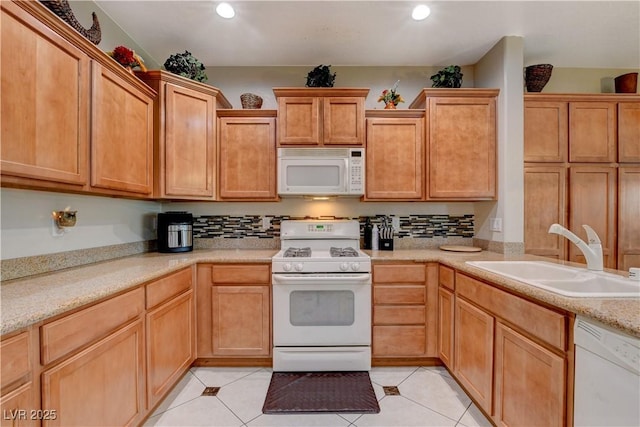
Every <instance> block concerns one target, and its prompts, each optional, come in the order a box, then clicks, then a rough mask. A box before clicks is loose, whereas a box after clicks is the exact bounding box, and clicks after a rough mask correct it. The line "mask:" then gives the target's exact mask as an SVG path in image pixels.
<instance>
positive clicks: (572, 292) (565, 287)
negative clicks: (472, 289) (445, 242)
mask: <svg viewBox="0 0 640 427" xmlns="http://www.w3.org/2000/svg"><path fill="white" fill-rule="evenodd" d="M467 264H469V265H472V266H474V267H478V268H481V269H483V270H487V271H490V272H492V273H496V274H500V275H502V276H505V277H508V278H510V279H515V280H518V281H520V282H524V283H527V284H529V285H532V286H536V287H538V288H541V289H545V290H547V291H550V292H555V293H557V294H560V295H565V296H569V297H616V298H621V297H622V298H633V297H636V298H640V282H638V281H635V280H631V279H628V278H626V277H623V276H618V275H615V274H611V273H605V272H600V271H598V272H596V271H589V270H587V269H586V268H579V267H570V266H566V265H558V264H553V263H551V262H544V261H467Z"/></svg>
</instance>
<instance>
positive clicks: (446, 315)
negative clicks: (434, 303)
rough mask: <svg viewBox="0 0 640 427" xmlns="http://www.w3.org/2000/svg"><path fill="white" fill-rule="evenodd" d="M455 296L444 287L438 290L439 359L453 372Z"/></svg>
mask: <svg viewBox="0 0 640 427" xmlns="http://www.w3.org/2000/svg"><path fill="white" fill-rule="evenodd" d="M454 313H455V306H454V296H453V293H452V292H451V291H448V290H447V289H446V288H443V287H442V286H441V287H440V289H438V357H440V360H442V363H444V364H445V365H446V366H447V368H449V369H451V370H453V357H454V348H453V343H454V341H453V337H454V335H453V325H454V321H455V319H454Z"/></svg>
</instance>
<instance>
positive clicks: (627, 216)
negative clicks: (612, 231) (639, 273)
mask: <svg viewBox="0 0 640 427" xmlns="http://www.w3.org/2000/svg"><path fill="white" fill-rule="evenodd" d="M639 212H640V167H621V168H620V169H618V266H617V268H618V270H622V271H629V268H630V267H639V266H640V221H638V213H639Z"/></svg>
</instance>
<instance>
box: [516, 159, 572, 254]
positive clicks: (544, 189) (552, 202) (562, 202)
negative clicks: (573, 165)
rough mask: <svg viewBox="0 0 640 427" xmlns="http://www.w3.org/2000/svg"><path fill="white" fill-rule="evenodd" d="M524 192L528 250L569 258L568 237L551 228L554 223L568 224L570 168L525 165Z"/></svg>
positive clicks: (525, 237)
mask: <svg viewBox="0 0 640 427" xmlns="http://www.w3.org/2000/svg"><path fill="white" fill-rule="evenodd" d="M524 194H525V198H524V212H525V215H524V245H525V252H526V253H528V254H533V255H541V256H547V257H551V258H555V259H558V260H563V259H565V252H566V247H567V239H565V238H564V237H560V236H558V235H557V234H549V232H548V231H549V227H550V226H551V224H554V223H557V224H560V225H562V226H565V227H566V225H567V218H566V217H567V213H566V209H565V207H566V202H567V168H566V167H565V166H556V165H547V166H525V168H524Z"/></svg>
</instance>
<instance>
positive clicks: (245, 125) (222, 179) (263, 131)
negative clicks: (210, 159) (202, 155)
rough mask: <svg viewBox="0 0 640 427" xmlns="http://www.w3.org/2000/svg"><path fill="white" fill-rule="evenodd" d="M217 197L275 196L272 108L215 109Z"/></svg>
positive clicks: (274, 112) (274, 142)
mask: <svg viewBox="0 0 640 427" xmlns="http://www.w3.org/2000/svg"><path fill="white" fill-rule="evenodd" d="M218 121H219V122H218V123H219V126H218V127H219V130H218V132H219V133H218V135H219V137H218V141H219V144H220V149H219V151H220V159H219V166H218V175H219V183H220V192H219V198H220V199H221V200H258V201H263V200H278V196H277V193H276V185H277V175H276V111H275V110H241V111H238V110H227V111H225V110H221V111H219V119H218Z"/></svg>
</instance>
